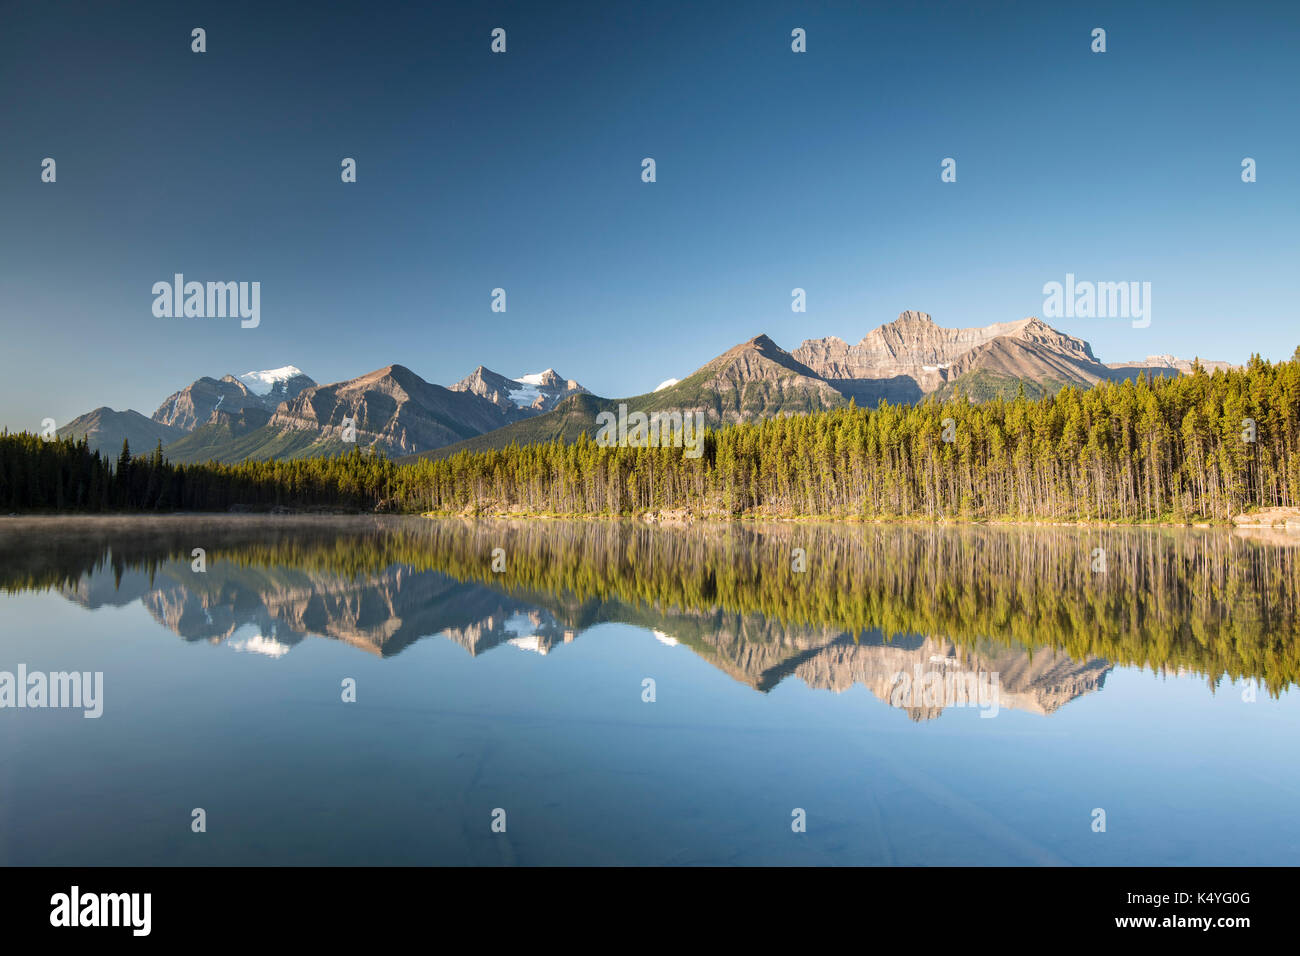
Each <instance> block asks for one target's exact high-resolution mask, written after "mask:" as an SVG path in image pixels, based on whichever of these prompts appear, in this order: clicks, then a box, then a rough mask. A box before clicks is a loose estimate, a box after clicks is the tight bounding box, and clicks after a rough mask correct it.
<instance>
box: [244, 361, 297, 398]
mask: <svg viewBox="0 0 1300 956" xmlns="http://www.w3.org/2000/svg"><path fill="white" fill-rule="evenodd" d="M302 374H303V371H302V369H300V368H298V367H297V366H296V365H285V366H283V367H281V368H272V369H267V370H265V371H262V372H245V373H244V374H243V375H241V376H239V380H240V381H241V382H243V383H244V387H245V388H247V389H248V390H249V391H250V392H252V393H253V394H254V395H269V394H271V390H272V389H274V388H275V385H276V383H277V382H287V381H289V380H290V379H293V378H297V377H298V376H300V375H302Z"/></svg>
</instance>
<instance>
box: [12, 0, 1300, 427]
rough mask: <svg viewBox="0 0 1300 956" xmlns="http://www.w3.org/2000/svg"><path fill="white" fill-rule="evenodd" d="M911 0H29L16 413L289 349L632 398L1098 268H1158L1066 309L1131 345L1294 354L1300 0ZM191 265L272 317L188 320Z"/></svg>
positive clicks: (950, 318)
mask: <svg viewBox="0 0 1300 956" xmlns="http://www.w3.org/2000/svg"><path fill="white" fill-rule="evenodd" d="M272 6H275V7H277V8H279V7H283V8H284V9H281V10H279V11H278V12H275V11H271V12H268V10H267V9H266V8H269V7H272ZM893 6H897V7H900V9H895V10H890V9H885V8H884V6H883V5H876V4H866V3H862V2H856V0H854V2H842V3H838V2H815V0H807V2H793V0H791V2H767V0H759V2H745V3H732V4H714V3H703V2H669V0H662V2H654V3H648V2H640V3H613V2H603V3H593V4H580V3H574V2H564V3H536V2H532V3H518V4H502V3H469V2H462V3H438V4H432V3H430V4H419V5H417V4H409V5H406V4H401V5H399V4H382V5H380V4H358V3H346V4H343V3H312V4H303V5H302V8H301V10H300V12H293V11H292V10H291V9H290V8H289V5H287V4H276V5H272V4H264V3H247V4H244V3H233V2H223V3H213V4H197V5H189V4H183V3H151V2H132V3H130V4H113V5H109V4H93V3H90V4H69V3H62V2H50V0H43V2H18V3H14V2H6V3H3V4H0V332H2V333H3V335H2V338H0V425H5V426H8V427H11V428H37V427H39V422H40V419H42V418H44V417H47V416H49V417H53V418H55V419H56V420H57V421H58V422H59V424H63V423H65V422H66V421H68V420H69V419H70V418H72V417H73V416H75V415H77V414H80V413H82V412H84V411H87V410H89V409H91V408H94V407H97V406H99V405H109V406H111V407H114V408H118V409H122V408H128V407H131V408H135V409H137V410H138V411H141V412H143V413H144V414H146V415H147V414H150V413H152V411H153V410H154V408H156V407H157V405H158V404H159V403H160V402H161V401H162V399H163V398H164V397H165V396H166V395H167V394H168V393H169V392H171V391H173V390H175V389H177V388H180V387H183V386H184V385H186V384H188V383H189V382H191V381H192V380H194V379H195V378H198V377H199V376H201V375H212V376H220V375H222V374H225V373H235V374H238V373H242V372H246V371H249V370H252V369H265V368H275V367H278V366H282V365H286V364H293V365H297V366H298V367H299V368H301V369H303V370H304V371H305V372H307V373H308V374H309V375H311V376H312V377H313V378H315V379H317V380H318V381H320V382H330V381H338V380H340V379H344V378H350V377H353V376H355V375H358V374H361V373H363V372H366V371H369V370H372V369H374V368H378V367H381V366H383V365H386V364H389V363H393V362H398V363H401V364H403V365H406V366H408V367H410V368H411V369H413V370H414V371H416V372H417V373H418V374H420V375H422V376H423V377H425V378H426V379H428V380H430V381H433V382H438V383H441V384H450V383H451V382H453V381H455V380H456V379H458V378H461V377H463V376H464V375H466V374H468V373H469V372H470V371H471V370H472V369H473V368H474V367H475V366H476V365H479V364H483V365H486V366H488V367H489V368H491V369H494V370H496V371H498V372H501V373H504V374H507V375H511V376H517V375H521V374H523V373H525V372H536V371H539V370H541V369H543V368H546V367H548V366H552V367H554V368H555V369H557V370H558V371H559V372H561V373H562V374H563V375H565V376H568V377H571V378H576V379H578V380H579V381H580V382H582V383H583V384H584V385H586V386H587V387H588V388H590V389H592V390H593V391H595V392H597V393H598V394H602V395H608V396H620V395H632V394H637V393H640V392H644V391H647V390H649V389H651V388H653V387H654V386H655V385H657V384H658V383H659V382H660V381H662V380H663V379H665V378H668V377H670V376H671V377H682V376H684V375H685V374H688V373H689V372H691V371H692V370H694V369H695V368H697V367H698V366H700V365H701V364H703V363H704V362H706V361H707V360H709V359H710V358H712V357H713V356H715V355H717V354H719V353H720V352H723V351H725V350H726V349H727V348H729V347H731V346H732V345H734V344H736V343H737V342H740V341H743V340H745V339H748V338H750V337H752V336H754V335H757V334H759V333H767V334H769V335H771V336H772V337H773V338H774V339H775V340H776V341H777V342H778V343H780V344H781V345H783V346H784V347H786V348H788V349H793V348H795V347H797V346H798V345H799V343H800V342H801V341H802V340H803V339H805V338H813V337H821V336H825V335H838V336H840V337H841V338H844V339H846V340H848V341H850V342H856V341H857V340H858V339H860V338H861V337H862V336H863V335H864V334H865V333H866V332H868V331H869V330H871V329H872V328H874V327H876V326H878V325H880V324H881V323H884V322H888V321H890V320H892V319H893V318H894V317H895V316H896V315H897V314H898V313H899V312H900V311H902V310H904V309H919V310H922V311H926V312H929V313H931V314H932V315H933V316H934V318H935V320H936V321H937V322H939V323H940V324H941V325H946V326H973V325H984V324H988V323H991V322H999V321H1009V320H1013V319H1018V318H1023V317H1025V316H1028V315H1039V314H1041V313H1042V311H1043V298H1044V297H1043V291H1042V289H1043V285H1044V283H1047V282H1051V281H1063V280H1064V277H1065V274H1066V273H1067V272H1070V273H1074V274H1076V275H1077V276H1078V277H1079V278H1081V279H1090V280H1094V281H1128V280H1133V281H1148V282H1150V283H1151V284H1152V302H1151V317H1152V321H1151V325H1150V327H1148V328H1144V329H1135V328H1133V327H1132V326H1131V323H1130V322H1128V321H1126V320H1122V319H1060V320H1054V321H1053V322H1052V324H1054V325H1056V326H1057V327H1058V328H1061V329H1063V330H1065V331H1067V332H1070V333H1072V334H1075V335H1078V336H1081V337H1082V338H1085V339H1087V340H1088V341H1090V342H1091V343H1092V345H1093V348H1094V351H1095V352H1096V354H1097V356H1098V357H1099V358H1100V359H1102V360H1103V361H1119V360H1124V359H1133V358H1140V357H1143V356H1146V355H1148V354H1154V353H1164V352H1170V353H1174V354H1177V355H1180V356H1188V357H1190V356H1193V355H1200V356H1202V357H1205V358H1216V359H1226V360H1231V361H1243V360H1245V359H1246V358H1247V357H1248V356H1249V355H1250V353H1252V352H1259V353H1261V354H1263V355H1264V356H1265V357H1266V358H1274V359H1280V358H1287V357H1289V356H1290V355H1291V353H1292V351H1293V350H1294V349H1295V347H1296V346H1297V345H1298V344H1300V321H1298V319H1300V314H1298V309H1297V302H1296V293H1295V289H1296V278H1297V273H1298V272H1300V269H1298V268H1297V263H1300V232H1298V230H1297V228H1296V227H1297V222H1298V221H1300V185H1297V180H1298V174H1300V169H1297V162H1300V159H1298V157H1300V149H1297V146H1298V145H1300V122H1298V120H1300V4H1297V3H1294V2H1263V3H1240V2H1224V3H1202V2H1191V0H1181V2H1171V3H1160V4H1154V3H1140V2H1131V0H1130V2H1123V3H1114V4H1108V3H1089V4H1073V3H973V2H965V0H962V2H948V3H939V2H934V3H922V2H917V3H908V4H900V5H893ZM381 7H382V8H383V9H380V8H381ZM194 27H203V28H204V29H206V31H207V52H206V53H202V54H197V53H193V52H191V38H190V31H191V29H192V28H194ZM495 27H502V28H504V29H505V30H506V31H507V34H506V36H507V52H506V53H505V54H493V53H492V52H491V51H490V48H489V47H490V42H491V36H490V34H491V31H492V30H493V28H495ZM795 27H802V28H803V29H805V30H806V31H807V52H806V53H803V54H796V53H793V52H792V51H791V47H790V45H791V37H790V33H791V30H792V29H794V28H795ZM1094 27H1102V28H1104V29H1105V30H1106V31H1107V37H1106V40H1107V52H1105V53H1104V54H1097V53H1093V52H1092V51H1091V49H1090V46H1091V42H1092V41H1091V31H1092V29H1093V28H1094ZM45 157H52V158H54V159H55V160H56V162H57V181H56V182H55V183H52V184H51V183H43V182H41V162H42V160H43V159H44V158H45ZM344 157H353V158H355V159H356V161H357V171H358V181H357V182H356V183H352V184H344V183H342V182H341V181H340V162H341V160H342V159H343V158H344ZM644 157H653V158H654V159H655V160H656V164H657V182H655V183H652V184H647V183H643V182H642V181H641V161H642V159H643V158H644ZM945 157H952V158H954V159H956V160H957V182H955V183H943V182H941V181H940V162H941V160H943V159H944V158H945ZM1244 157H1252V158H1254V159H1255V160H1256V162H1257V170H1258V181H1257V182H1255V183H1250V184H1247V183H1243V182H1242V181H1241V162H1242V159H1243V158H1244ZM177 272H180V273H183V274H184V275H185V276H186V278H187V279H193V280H200V281H208V280H214V281H240V280H242V281H258V282H260V283H261V324H260V326H259V327H258V328H256V329H242V328H240V325H239V322H238V321H237V320H230V319H193V318H191V319H183V318H157V317H155V316H154V314H153V311H152V305H153V298H154V297H153V295H152V293H151V289H152V286H153V284H154V283H155V282H159V281H164V280H170V279H171V277H172V276H173V274H174V273H177ZM496 287H502V288H504V289H505V290H506V294H507V306H508V311H507V312H505V313H504V314H502V313H494V312H492V311H491V310H490V304H491V292H492V289H494V288H496ZM795 287H802V288H804V289H806V290H807V303H808V308H807V312H806V313H802V314H799V313H794V312H792V311H791V308H790V292H791V289H792V288H795Z"/></svg>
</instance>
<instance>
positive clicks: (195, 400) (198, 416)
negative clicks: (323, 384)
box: [58, 369, 316, 461]
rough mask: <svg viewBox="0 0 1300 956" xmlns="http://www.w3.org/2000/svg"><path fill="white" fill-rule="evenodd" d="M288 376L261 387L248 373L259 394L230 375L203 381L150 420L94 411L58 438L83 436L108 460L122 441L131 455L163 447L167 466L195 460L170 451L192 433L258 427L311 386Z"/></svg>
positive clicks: (304, 379) (134, 414) (179, 394)
mask: <svg viewBox="0 0 1300 956" xmlns="http://www.w3.org/2000/svg"><path fill="white" fill-rule="evenodd" d="M277 371H284V370H277ZM292 371H293V373H294V374H291V375H283V376H281V377H277V378H274V379H272V380H268V381H266V382H260V381H259V380H258V379H256V378H255V376H258V375H266V374H267V373H249V376H253V377H254V379H253V380H254V381H255V382H257V383H258V384H260V385H262V386H263V387H262V391H261V392H254V391H252V390H251V389H249V387H248V386H247V385H245V384H244V382H242V381H240V380H239V379H238V378H236V377H235V376H233V375H224V376H222V377H221V378H219V379H216V378H208V377H207V376H204V377H203V378H200V379H198V380H197V381H195V382H192V383H191V384H189V385H187V386H186V387H185V388H183V389H181V390H180V391H177V392H173V393H172V394H171V395H168V396H167V398H165V399H164V400H163V403H162V404H161V405H159V406H158V408H157V410H156V411H155V412H154V413H153V415H152V416H151V417H150V418H145V417H144V416H143V415H141V414H140V413H139V412H137V411H133V410H131V409H127V410H126V411H124V412H116V411H113V409H111V408H108V407H104V408H97V409H95V410H94V411H93V412H88V413H87V414H85V415H81V416H79V417H78V418H75V419H73V420H72V421H71V422H69V423H68V424H67V425H65V426H63V427H62V428H60V429H59V432H58V433H59V436H60V437H73V438H81V437H83V436H84V437H85V438H86V441H87V443H88V444H89V445H90V447H91V448H92V449H95V450H99V451H103V452H106V453H108V454H110V455H111V454H116V453H117V452H119V451H121V449H122V441H123V440H124V439H125V440H126V441H127V442H129V443H130V446H131V450H132V451H133V452H134V453H136V454H141V453H144V452H148V451H150V450H152V449H153V448H154V447H155V446H156V445H157V444H158V442H159V441H161V442H162V443H163V444H164V445H166V446H169V449H168V456H169V457H171V458H172V459H173V460H175V461H180V460H196V459H185V457H184V451H183V450H184V448H185V445H184V444H182V445H181V446H180V447H181V449H182V452H181V454H179V455H178V454H175V453H174V452H173V450H172V448H171V447H170V446H172V445H173V443H177V442H185V441H186V439H187V438H189V436H190V435H191V434H192V433H193V432H195V431H196V430H203V429H208V431H209V432H213V431H217V430H220V431H221V433H222V434H242V433H244V432H247V431H250V430H252V429H255V428H260V427H262V426H263V425H265V424H266V423H267V422H268V421H269V420H270V417H271V413H272V411H274V409H275V408H276V406H277V405H279V404H280V403H281V402H283V401H286V400H288V399H291V398H293V397H295V396H297V395H298V394H299V393H300V392H301V391H303V389H305V388H309V387H311V386H313V385H315V384H316V383H315V382H313V381H312V380H311V379H310V378H308V377H307V376H306V375H303V374H302V373H301V372H299V371H298V370H297V369H293V370H292ZM194 444H199V445H203V444H205V443H204V442H202V441H200V442H198V443H194Z"/></svg>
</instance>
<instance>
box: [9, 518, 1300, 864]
mask: <svg viewBox="0 0 1300 956" xmlns="http://www.w3.org/2000/svg"><path fill="white" fill-rule="evenodd" d="M196 548H201V549H203V552H204V561H205V567H204V570H202V571H196V570H195V568H194V560H195V559H194V556H193V553H194V549H196ZM497 549H499V550H497ZM800 552H801V553H800ZM1298 555H1300V551H1297V549H1296V548H1295V547H1294V546H1292V545H1291V544H1290V539H1287V538H1285V537H1282V538H1279V539H1277V540H1269V539H1264V538H1248V537H1243V536H1241V535H1236V534H1232V533H1229V532H1225V531H1218V530H1213V531H1210V530H1207V531H1197V530H1167V529H1166V530H1139V529H1106V530H1087V531H1085V530H1079V529H1059V528H1052V529H1042V528H1038V529H1036V528H1011V529H988V528H963V529H941V528H933V527H914V526H889V525H867V526H852V527H844V526H839V527H836V526H829V525H777V526H752V525H743V526H742V525H725V526H717V525H698V526H691V527H687V528H664V527H653V526H645V525H638V524H635V523H631V522H571V523H566V522H549V521H548V522H504V521H471V520H446V521H428V520H424V519H415V518H373V519H371V518H306V517H303V518H297V517H279V518H257V517H245V516H232V517H220V518H188V517H175V518H157V519H139V518H122V519H96V520H91V519H45V520H38V519H13V518H10V519H7V520H4V521H3V522H0V622H2V623H0V671H9V672H16V670H17V668H18V666H19V665H20V664H22V665H24V666H25V667H26V669H27V671H28V672H33V671H40V672H47V673H48V672H57V671H73V670H75V671H81V672H102V673H103V675H104V676H103V687H104V689H103V715H102V717H100V718H98V719H86V718H84V717H83V716H82V713H81V712H80V711H78V710H73V709H58V710H56V709H11V708H6V709H3V710H0V863H4V864H10V865H13V864H91V865H97V864H155V863H157V864H195V865H213V864H217V865H219V864H302V863H333V864H382V863H403V864H489V865H496V864H516V863H517V864H591V863H596V864H851V865H856V864H1025V863H1027V864H1157V865H1164V864H1191V865H1202V864H1261V863H1262V864H1294V863H1295V862H1297V860H1298V859H1300V823H1298V822H1297V820H1296V816H1295V814H1294V808H1295V806H1296V803H1297V796H1300V761H1297V760H1296V757H1297V746H1296V740H1297V730H1300V708H1298V707H1297V697H1296V693H1295V689H1294V684H1295V682H1296V680H1297V674H1298V673H1300V607H1298V605H1297V597H1298V596H1300V566H1298V565H1297V560H1296V559H1297V556H1298ZM494 562H495V567H496V568H497V570H494ZM798 567H802V568H803V570H796V568H798ZM349 678H350V679H352V680H354V681H355V684H356V701H355V702H344V700H343V699H342V698H343V691H342V685H343V682H344V681H345V680H346V679H349ZM647 681H653V685H652V686H653V697H654V699H653V701H648V700H646V699H645V698H646V697H648V696H649V692H648V690H647V686H648V685H647V683H646V682H647ZM194 808H202V809H203V810H204V811H205V812H206V817H207V832H206V833H194V832H192V830H191V813H192V810H193V809H194ZM497 809H501V810H504V811H505V819H506V831H505V832H504V833H494V832H493V831H492V828H491V824H492V820H493V812H494V811H495V810H497ZM1099 809H1100V810H1104V811H1105V819H1106V829H1105V832H1096V831H1095V830H1094V818H1095V816H1096V814H1095V811H1096V810H1099ZM797 810H801V811H803V816H804V817H805V818H806V832H795V831H794V830H793V829H792V821H793V820H794V819H795V811H797Z"/></svg>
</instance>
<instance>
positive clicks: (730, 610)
mask: <svg viewBox="0 0 1300 956" xmlns="http://www.w3.org/2000/svg"><path fill="white" fill-rule="evenodd" d="M195 549H202V560H203V565H204V570H203V571H202V572H201V573H200V572H199V571H196V570H195V566H196V561H197V560H198V559H197V558H196V552H195ZM1298 554H1300V551H1297V549H1296V548H1295V547H1294V546H1291V545H1290V544H1289V542H1288V541H1287V539H1285V538H1284V539H1281V541H1280V543H1279V542H1276V541H1270V540H1262V539H1257V538H1250V537H1247V536H1244V535H1242V534H1241V533H1232V532H1228V531H1222V530H1189V529H1169V528H1160V529H1155V528H1098V529H1081V528H1063V527H1053V528H1044V527H974V526H959V527H938V526H921V525H901V524H894V525H889V524H878V525H877V524H867V525H829V524H769V525H754V524H748V523H745V524H741V523H733V524H719V525H711V524H696V525H687V526H682V527H663V526H655V525H648V524H642V523H636V522H631V521H567V522H566V521H557V520H545V521H523V520H519V521H510V520H472V519H438V520H428V519H421V518H368V517H366V518H331V517H296V516H284V517H254V516H232V517H224V516H217V517H197V518H196V517H164V518H154V519H141V518H101V519H9V520H7V521H5V522H4V523H3V524H0V589H3V591H6V592H17V591H23V590H40V591H45V590H55V591H58V592H60V593H61V594H62V595H63V596H64V597H66V598H67V599H69V600H71V601H74V602H76V603H78V604H81V605H83V606H85V607H87V608H97V607H101V606H106V605H107V606H120V605H125V604H129V603H134V602H136V601H139V602H141V603H142V604H143V605H144V606H145V607H146V608H147V609H148V610H149V612H150V613H151V614H152V615H153V616H154V617H155V618H156V619H157V620H158V621H159V622H160V623H162V624H163V625H165V626H166V627H167V628H169V629H170V630H172V631H173V632H175V633H176V634H178V635H180V636H181V637H183V638H185V639H186V640H191V641H197V640H203V641H213V642H223V641H224V642H228V643H230V644H231V645H232V646H233V647H235V648H236V649H238V650H246V651H254V652H258V653H263V654H267V655H270V656H282V655H284V654H286V653H288V652H289V651H290V650H291V649H292V647H293V646H294V645H295V644H297V643H298V642H300V641H302V640H303V639H304V638H305V637H307V636H311V635H316V636H320V637H326V638H332V639H336V640H340V641H344V642H346V643H348V644H351V645H353V646H355V647H358V648H360V649H363V650H366V651H369V652H372V653H375V654H378V655H381V656H384V657H391V656H393V655H396V654H398V653H399V652H400V651H401V650H402V649H403V648H405V647H407V646H408V645H410V644H411V643H413V642H414V641H416V640H419V639H420V638H423V637H429V636H433V635H441V636H443V637H446V638H448V639H450V640H453V641H455V642H457V643H458V644H460V645H462V646H463V647H465V648H466V650H468V651H469V652H470V653H471V654H479V653H482V652H484V651H486V650H488V649H490V648H492V647H495V646H498V645H501V644H506V643H510V644H514V645H515V646H517V647H522V648H525V649H529V650H535V651H539V652H541V653H545V652H547V651H548V650H550V649H551V648H553V647H554V646H555V645H556V644H559V643H563V642H566V641H571V640H574V639H575V638H576V637H578V636H579V635H581V634H582V633H583V632H584V631H585V630H587V629H589V628H591V627H593V626H595V625H598V624H602V623H605V622H621V623H626V624H631V625H635V626H638V627H641V628H644V629H646V630H649V631H652V632H654V633H655V635H656V636H657V637H658V638H659V639H660V640H663V641H666V642H670V643H680V644H684V645H687V646H689V647H690V648H691V649H692V650H693V651H694V652H695V653H696V654H698V655H699V656H700V657H702V658H704V659H705V660H707V661H708V662H709V663H711V664H712V665H714V666H715V667H718V668H720V669H721V670H723V671H724V672H726V673H727V674H729V675H731V676H732V677H733V678H735V679H736V680H739V681H742V682H744V683H746V684H748V685H750V686H752V687H754V688H755V689H757V690H759V691H766V690H769V689H771V688H772V687H774V686H775V685H776V684H777V683H779V682H780V681H782V680H783V679H785V678H787V677H790V676H794V677H796V678H798V679H800V680H802V681H803V682H804V683H806V684H807V685H808V686H810V687H813V688H827V689H832V690H843V689H845V688H847V687H849V686H852V685H853V684H855V683H857V684H864V685H865V686H867V687H868V688H869V689H870V690H871V691H872V692H873V693H875V694H876V695H877V696H878V697H880V698H881V699H882V700H887V701H889V702H891V703H893V704H894V705H895V706H901V707H904V708H905V709H907V710H908V711H909V713H910V714H911V715H912V716H913V717H914V718H916V719H922V718H926V717H930V716H934V715H935V714H937V713H939V712H941V711H942V710H943V709H944V708H945V707H946V706H951V705H954V704H955V705H958V706H961V705H963V703H967V704H970V705H972V706H975V705H980V706H987V704H988V701H987V699H986V698H985V697H983V696H981V695H984V694H987V689H988V681H989V675H994V680H995V681H997V682H998V686H999V687H1000V706H1001V707H1010V708H1015V709H1022V710H1029V711H1033V712H1037V713H1043V714H1048V713H1051V712H1053V711H1055V710H1056V709H1058V708H1059V707H1061V706H1062V705H1063V704H1065V703H1067V702H1068V701H1070V700H1072V699H1074V698H1075V697H1078V696H1080V695H1082V694H1086V693H1089V692H1092V691H1095V690H1098V689H1100V688H1101V687H1102V685H1103V682H1104V680H1105V677H1106V674H1107V673H1108V672H1109V670H1110V669H1111V668H1112V667H1114V666H1124V667H1141V668H1147V669H1151V670H1156V671H1166V672H1178V673H1193V674H1197V675H1200V676H1202V677H1203V678H1204V679H1205V681H1206V683H1207V684H1208V685H1210V686H1211V687H1214V686H1217V685H1218V684H1220V683H1221V682H1222V681H1224V680H1225V679H1226V680H1234V681H1236V680H1244V681H1247V682H1257V683H1258V684H1259V685H1260V686H1261V688H1262V689H1263V691H1262V692H1267V693H1270V694H1272V695H1274V696H1276V695H1278V694H1279V693H1281V692H1282V691H1283V690H1285V689H1286V688H1288V687H1290V686H1291V685H1292V684H1294V683H1295V682H1296V680H1297V671H1298V669H1300V651H1298V648H1300V639H1298V637H1300V635H1298V634H1297V630H1298V629H1300V620H1298V617H1297V601H1296V596H1297V591H1298V590H1300V569H1298V567H1297V560H1296V559H1297V555H1298ZM981 682H982V683H981ZM906 687H910V688H911V691H910V692H908V693H900V690H904V689H905V688H906ZM922 687H924V693H922V692H921V689H922Z"/></svg>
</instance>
